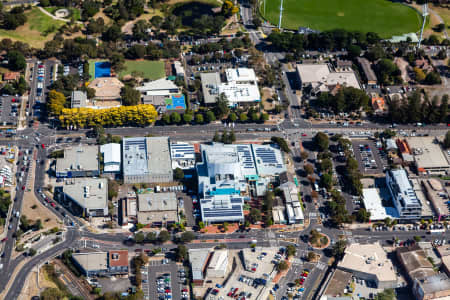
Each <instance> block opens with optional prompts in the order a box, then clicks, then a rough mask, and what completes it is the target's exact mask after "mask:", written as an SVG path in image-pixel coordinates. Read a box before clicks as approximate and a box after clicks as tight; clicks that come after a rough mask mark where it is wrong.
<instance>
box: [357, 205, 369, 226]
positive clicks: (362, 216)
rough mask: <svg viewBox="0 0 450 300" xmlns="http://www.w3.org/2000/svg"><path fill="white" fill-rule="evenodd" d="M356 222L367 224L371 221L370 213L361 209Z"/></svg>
mask: <svg viewBox="0 0 450 300" xmlns="http://www.w3.org/2000/svg"><path fill="white" fill-rule="evenodd" d="M356 220H357V221H358V222H360V223H365V222H369V221H370V212H369V211H367V210H366V209H365V208H360V209H359V210H358V212H357V213H356Z"/></svg>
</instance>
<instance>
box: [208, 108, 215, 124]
mask: <svg viewBox="0 0 450 300" xmlns="http://www.w3.org/2000/svg"><path fill="white" fill-rule="evenodd" d="M215 120H216V116H215V115H214V113H213V112H212V111H210V110H208V111H207V112H206V122H208V123H211V122H214V121H215Z"/></svg>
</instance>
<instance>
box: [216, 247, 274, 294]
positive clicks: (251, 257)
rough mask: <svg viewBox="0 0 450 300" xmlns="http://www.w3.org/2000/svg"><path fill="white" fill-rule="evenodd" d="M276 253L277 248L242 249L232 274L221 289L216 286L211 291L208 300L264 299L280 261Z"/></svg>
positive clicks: (219, 286)
mask: <svg viewBox="0 0 450 300" xmlns="http://www.w3.org/2000/svg"><path fill="white" fill-rule="evenodd" d="M278 251H279V249H278V248H277V247H270V248H269V247H268V248H261V247H256V248H254V249H248V248H246V249H243V250H242V256H241V255H237V257H239V259H237V266H236V269H235V270H234V273H233V274H232V275H231V277H230V279H229V280H228V281H227V282H226V284H225V285H224V286H223V287H222V286H221V285H216V287H215V288H213V289H212V291H211V293H210V299H231V298H234V297H236V298H237V297H245V299H258V298H261V299H266V298H267V296H268V295H269V291H270V289H271V288H272V287H271V284H270V283H271V282H272V279H273V278H274V277H275V275H276V273H277V270H276V264H277V263H278V261H280V260H281V259H282V256H281V255H280V254H279V253H278ZM240 256H241V257H240ZM243 260H244V261H245V265H244V264H242V262H243Z"/></svg>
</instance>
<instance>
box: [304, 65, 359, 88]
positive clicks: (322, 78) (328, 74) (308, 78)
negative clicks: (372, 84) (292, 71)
mask: <svg viewBox="0 0 450 300" xmlns="http://www.w3.org/2000/svg"><path fill="white" fill-rule="evenodd" d="M297 75H298V78H299V80H300V83H301V86H302V88H306V87H309V88H311V94H312V95H316V94H318V93H320V92H329V91H331V90H333V89H334V88H335V87H336V86H345V87H353V88H356V89H361V86H360V84H359V81H358V79H357V78H356V75H355V72H354V71H353V70H352V69H351V68H344V69H339V70H335V69H334V68H333V67H332V66H331V65H329V64H298V65H297Z"/></svg>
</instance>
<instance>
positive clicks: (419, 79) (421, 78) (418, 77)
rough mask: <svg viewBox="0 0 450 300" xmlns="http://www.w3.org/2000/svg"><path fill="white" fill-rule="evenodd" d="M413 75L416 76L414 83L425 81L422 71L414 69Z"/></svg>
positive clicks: (417, 68)
mask: <svg viewBox="0 0 450 300" xmlns="http://www.w3.org/2000/svg"><path fill="white" fill-rule="evenodd" d="M414 74H415V76H416V81H417V82H422V81H424V80H425V76H426V75H425V73H424V72H423V70H422V69H421V68H419V67H414Z"/></svg>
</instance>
